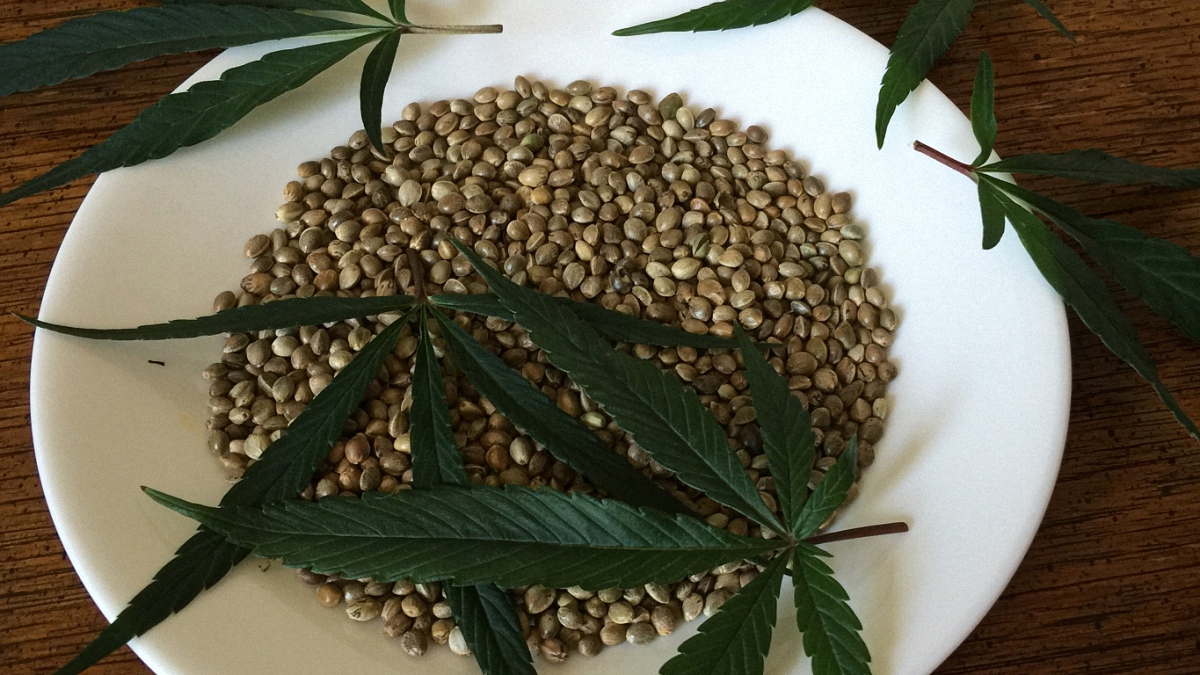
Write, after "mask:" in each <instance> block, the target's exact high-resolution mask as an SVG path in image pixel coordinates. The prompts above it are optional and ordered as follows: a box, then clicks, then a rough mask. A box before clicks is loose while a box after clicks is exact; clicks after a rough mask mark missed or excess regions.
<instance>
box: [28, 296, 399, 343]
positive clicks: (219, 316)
mask: <svg viewBox="0 0 1200 675" xmlns="http://www.w3.org/2000/svg"><path fill="white" fill-rule="evenodd" d="M412 304H413V299H412V297H411V296H408V295H391V296H379V297H370V298H335V297H328V298H325V297H312V298H289V299H287V300H275V301H273V302H268V303H265V304H261V305H246V306H245V307H235V308H233V309H226V310H222V311H220V312H217V313H216V314H212V315H209V316H203V317H200V318H198V319H177V320H175V321H168V322H167V323H153V324H146V325H144V326H138V327H137V328H77V327H74V326H63V325H59V324H55V323H50V322H48V321H41V320H39V319H34V318H31V317H28V316H24V315H22V314H17V315H16V316H17V317H18V318H19V319H21V320H22V321H25V322H26V323H30V324H33V325H34V326H37V327H38V328H44V329H46V330H49V331H53V332H55V333H62V334H64V335H74V336H76V337H82V338H88V339H90V340H175V339H179V338H193V337H200V336H203V335H220V334H222V333H253V332H257V331H260V330H275V329H278V328H288V327H292V326H315V325H317V324H322V323H329V322H332V321H345V320H347V319H355V318H360V317H364V316H374V315H376V314H384V313H387V312H398V311H401V310H405V309H408V308H410V307H412Z"/></svg>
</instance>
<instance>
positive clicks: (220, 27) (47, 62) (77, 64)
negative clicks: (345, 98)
mask: <svg viewBox="0 0 1200 675" xmlns="http://www.w3.org/2000/svg"><path fill="white" fill-rule="evenodd" d="M361 28H362V27H361V26H356V25H354V24H350V23H345V22H343V21H337V20H334V19H328V18H324V17H317V16H308V15H305V14H297V13H296V12H289V11H285V10H279V9H260V8H258V7H239V6H232V7H221V6H217V5H191V6H177V7H135V8H133V9H130V10H127V11H123V12H101V13H100V14H95V15H93V16H86V17H82V18H79V19H71V20H70V21H67V22H65V23H63V24H61V25H59V26H56V27H54V28H49V29H46V30H44V31H42V32H40V33H35V34H33V35H31V36H29V37H28V38H26V39H24V40H20V41H17V42H9V43H6V44H2V45H0V96H8V95H9V94H12V93H14V92H18V91H31V90H33V89H37V88H38V87H47V86H50V85H54V84H58V83H59V82H64V81H66V80H70V79H74V78H77V77H86V76H88V75H91V74H93V73H98V72H101V71H105V70H114V69H116V68H120V67H121V66H124V65H126V64H128V63H133V62H134V61H142V60H144V59H149V58H153V57H155V56H161V55H163V54H181V53H184V52H194V51H200V50H202V49H216V48H220V47H234V46H237V45H245V44H251V43H254V42H264V41H266V40H279V39H282V38H288V37H296V36H300V35H312V34H315V33H326V32H331V31H339V30H358V29H361Z"/></svg>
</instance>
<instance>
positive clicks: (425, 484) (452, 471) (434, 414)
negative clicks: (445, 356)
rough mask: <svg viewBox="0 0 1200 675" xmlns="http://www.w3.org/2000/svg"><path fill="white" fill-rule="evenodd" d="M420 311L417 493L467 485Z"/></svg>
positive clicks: (415, 387) (413, 417) (413, 418)
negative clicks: (446, 486) (429, 489)
mask: <svg viewBox="0 0 1200 675" xmlns="http://www.w3.org/2000/svg"><path fill="white" fill-rule="evenodd" d="M419 311H420V315H421V316H420V326H421V329H420V336H421V339H420V340H419V341H418V342H417V363H416V366H415V368H414V369H413V382H412V397H413V400H412V410H411V413H410V422H411V424H412V429H411V434H410V435H411V438H412V447H413V452H412V462H413V467H412V468H413V485H414V486H415V487H417V488H420V489H425V488H429V487H432V486H434V485H443V484H445V485H467V484H468V481H467V474H466V472H465V471H463V467H462V455H460V454H459V453H458V446H457V445H456V444H455V443H454V429H453V427H451V426H450V411H449V410H447V409H446V387H445V384H444V383H443V382H442V372H441V370H440V369H439V368H438V364H437V355H436V354H435V353H434V351H433V338H432V337H430V335H429V326H428V321H429V319H428V316H427V314H428V312H426V311H425V310H424V309H421V310H419Z"/></svg>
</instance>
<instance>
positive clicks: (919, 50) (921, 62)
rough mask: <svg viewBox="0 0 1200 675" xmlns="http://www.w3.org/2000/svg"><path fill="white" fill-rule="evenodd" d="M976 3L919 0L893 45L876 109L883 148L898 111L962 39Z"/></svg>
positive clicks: (970, 0)
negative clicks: (959, 39)
mask: <svg viewBox="0 0 1200 675" xmlns="http://www.w3.org/2000/svg"><path fill="white" fill-rule="evenodd" d="M974 9H975V0H917V4H916V6H914V7H913V8H912V11H910V12H909V13H908V17H907V18H906V19H905V20H904V23H903V24H902V25H901V26H900V33H899V34H898V35H896V41H895V43H893V44H892V50H891V54H890V55H889V56H888V64H887V70H886V71H884V74H883V82H882V83H881V84H880V88H879V103H878V105H877V107H876V110H875V140H876V142H877V143H878V144H879V147H881V148H882V147H883V139H884V136H886V135H887V128H888V123H889V122H891V120H892V115H893V114H895V112H896V108H897V107H899V105H900V104H901V103H903V102H904V99H906V98H908V95H909V94H911V93H912V92H913V90H915V89H916V88H917V85H919V84H921V82H922V81H923V80H924V79H925V76H926V75H928V74H929V71H930V70H932V69H933V66H934V64H936V63H937V62H938V59H940V58H942V54H945V53H946V50H948V49H950V45H952V44H954V41H955V40H957V39H958V36H959V35H960V34H961V33H962V31H963V28H965V27H966V25H967V19H968V18H969V17H970V16H971V12H972V11H973V10H974Z"/></svg>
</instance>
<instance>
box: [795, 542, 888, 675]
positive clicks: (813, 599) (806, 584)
mask: <svg viewBox="0 0 1200 675" xmlns="http://www.w3.org/2000/svg"><path fill="white" fill-rule="evenodd" d="M827 557H829V554H828V553H826V552H824V551H822V550H821V549H819V548H817V547H815V546H812V545H810V544H804V543H801V544H799V545H798V546H796V548H795V550H794V551H793V552H792V584H793V585H794V587H795V596H796V626H797V627H798V628H799V629H800V632H801V633H803V634H804V653H805V654H808V655H809V656H810V657H812V668H813V675H870V673H871V669H870V666H869V665H867V664H868V663H870V661H871V654H870V652H869V651H868V650H867V644H866V643H865V642H863V639H862V636H861V635H860V634H859V631H861V630H862V622H860V621H859V620H858V617H857V616H855V615H854V610H853V609H850V603H849V602H848V600H849V599H850V596H849V594H848V593H846V589H844V588H842V585H841V584H839V583H838V582H837V579H834V578H833V570H831V569H830V568H829V566H828V565H826V564H825V562H824V561H822V560H821V558H827Z"/></svg>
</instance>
